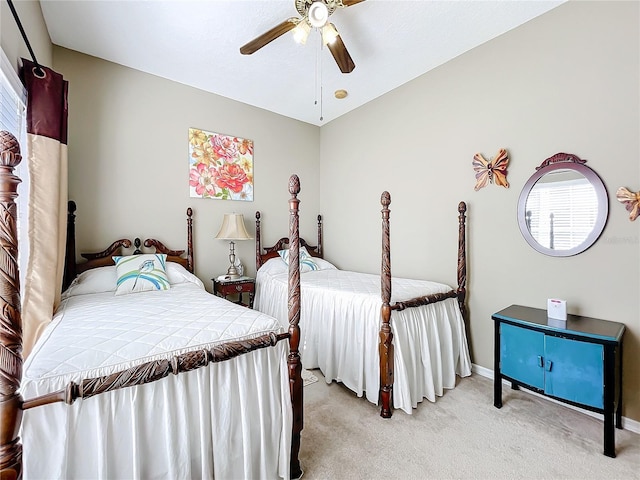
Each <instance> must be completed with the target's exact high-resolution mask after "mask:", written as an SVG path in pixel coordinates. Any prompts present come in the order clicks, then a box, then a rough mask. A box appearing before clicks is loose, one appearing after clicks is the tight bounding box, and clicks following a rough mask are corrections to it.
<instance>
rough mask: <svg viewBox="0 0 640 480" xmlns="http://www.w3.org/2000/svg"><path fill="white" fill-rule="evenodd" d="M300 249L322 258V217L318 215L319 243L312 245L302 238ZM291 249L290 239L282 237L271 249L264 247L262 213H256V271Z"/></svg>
mask: <svg viewBox="0 0 640 480" xmlns="http://www.w3.org/2000/svg"><path fill="white" fill-rule="evenodd" d="M299 241H300V247H305V248H306V249H307V251H308V252H309V253H310V254H311V255H312V256H314V257H319V258H323V257H322V254H323V253H322V215H318V243H317V245H311V244H310V243H309V242H307V241H306V240H305V239H304V238H300V239H299ZM288 248H289V238H288V237H282V238H281V239H280V240H278V241H277V242H276V243H275V245H273V246H271V247H262V239H261V234H260V211H257V212H256V271H258V269H259V268H260V267H261V266H262V265H264V263H265V262H266V261H267V260H269V259H270V258H275V257H277V256H278V251H279V250H285V249H288Z"/></svg>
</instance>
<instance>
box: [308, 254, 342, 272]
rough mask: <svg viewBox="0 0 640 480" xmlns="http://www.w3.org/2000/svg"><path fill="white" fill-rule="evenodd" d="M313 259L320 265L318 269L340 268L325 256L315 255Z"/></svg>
mask: <svg viewBox="0 0 640 480" xmlns="http://www.w3.org/2000/svg"><path fill="white" fill-rule="evenodd" d="M313 261H314V262H316V265H317V266H318V270H337V269H338V267H336V266H335V265H334V264H333V263H331V262H328V261H326V260H325V259H323V258H319V257H313Z"/></svg>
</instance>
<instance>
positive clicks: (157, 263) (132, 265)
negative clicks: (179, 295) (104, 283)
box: [113, 253, 170, 295]
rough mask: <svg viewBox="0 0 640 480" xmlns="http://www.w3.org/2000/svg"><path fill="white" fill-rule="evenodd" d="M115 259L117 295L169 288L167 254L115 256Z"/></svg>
mask: <svg viewBox="0 0 640 480" xmlns="http://www.w3.org/2000/svg"><path fill="white" fill-rule="evenodd" d="M113 261H114V262H116V275H117V280H116V285H117V286H116V295H126V294H127V293H136V292H148V291H153V290H168V289H169V286H170V284H169V279H168V278H167V273H166V266H165V265H166V263H167V255H166V254H164V253H143V254H141V255H128V256H126V257H119V256H118V257H113Z"/></svg>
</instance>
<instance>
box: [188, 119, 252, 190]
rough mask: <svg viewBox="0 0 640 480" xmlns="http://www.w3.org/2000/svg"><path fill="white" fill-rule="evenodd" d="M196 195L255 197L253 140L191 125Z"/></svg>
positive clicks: (191, 181)
mask: <svg viewBox="0 0 640 480" xmlns="http://www.w3.org/2000/svg"><path fill="white" fill-rule="evenodd" d="M189 191H190V195H191V196H192V197H196V198H215V199H218V200H244V201H249V202H251V201H253V140H247V139H245V138H238V137H232V136H229V135H222V134H220V133H212V132H206V131H204V130H199V129H197V128H190V129H189Z"/></svg>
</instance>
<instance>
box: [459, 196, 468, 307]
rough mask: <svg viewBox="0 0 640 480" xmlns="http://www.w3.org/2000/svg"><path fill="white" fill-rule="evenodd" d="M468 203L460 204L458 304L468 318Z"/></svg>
mask: <svg viewBox="0 0 640 480" xmlns="http://www.w3.org/2000/svg"><path fill="white" fill-rule="evenodd" d="M466 211H467V204H466V203H464V202H460V203H459V204H458V213H459V215H458V305H460V313H462V318H463V319H465V318H466V313H467V310H466V307H465V298H466V296H467V247H466V245H467V242H466V233H465V232H466V228H465V224H466V217H465V212H466Z"/></svg>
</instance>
